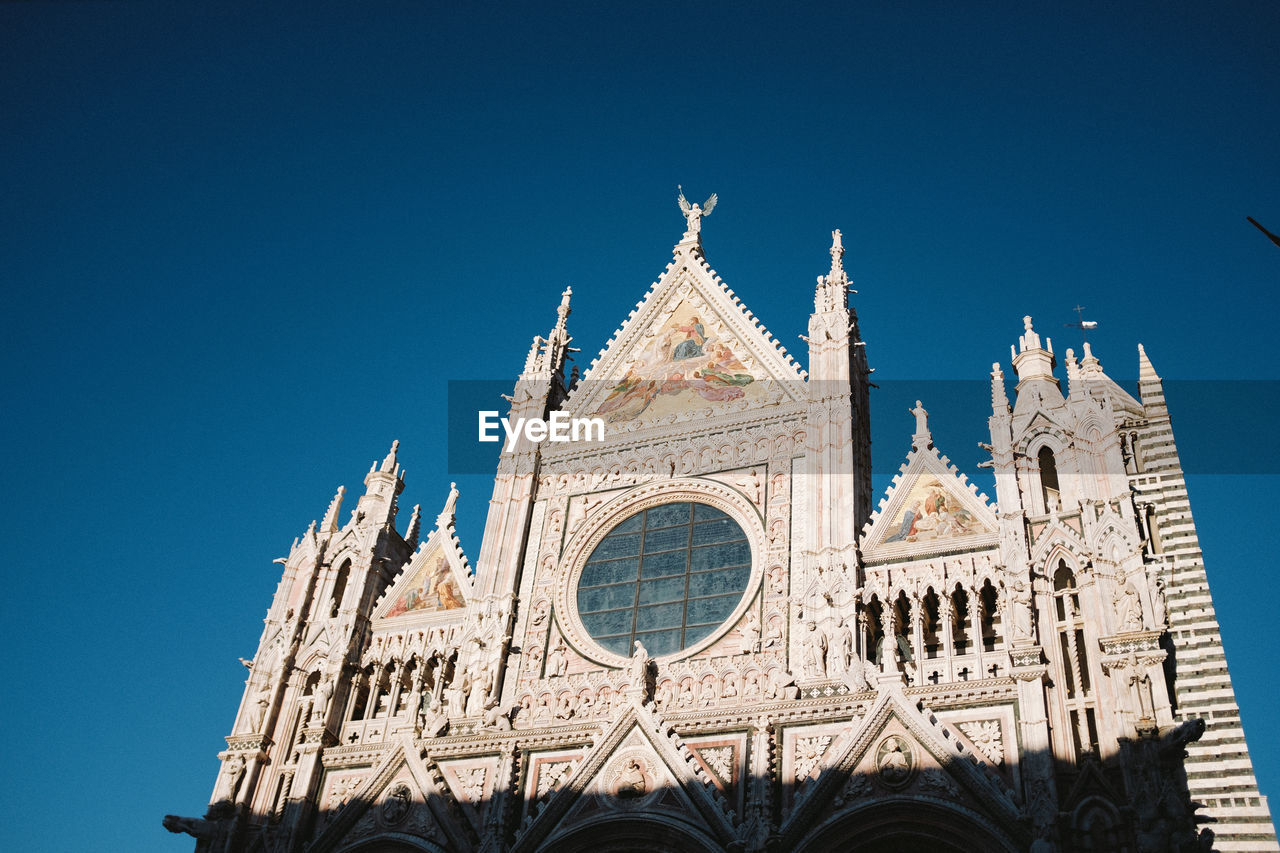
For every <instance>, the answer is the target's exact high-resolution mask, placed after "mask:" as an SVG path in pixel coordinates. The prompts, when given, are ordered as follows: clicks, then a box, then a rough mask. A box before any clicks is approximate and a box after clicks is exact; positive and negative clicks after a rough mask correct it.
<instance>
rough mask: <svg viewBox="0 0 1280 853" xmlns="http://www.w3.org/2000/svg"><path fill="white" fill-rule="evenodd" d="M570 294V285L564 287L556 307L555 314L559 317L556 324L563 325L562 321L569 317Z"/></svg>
mask: <svg viewBox="0 0 1280 853" xmlns="http://www.w3.org/2000/svg"><path fill="white" fill-rule="evenodd" d="M570 296H573V288H572V287H566V288H565V289H564V293H561V294H560V307H559V308H557V309H556V316H558V317H559V318H560V319H559V322H557V323H556V325H557V326H563V325H564V321H565V320H566V319H567V318H568V317H569V310H570V309H569V297H570Z"/></svg>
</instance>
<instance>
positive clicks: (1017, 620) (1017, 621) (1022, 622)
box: [1007, 578, 1035, 640]
mask: <svg viewBox="0 0 1280 853" xmlns="http://www.w3.org/2000/svg"><path fill="white" fill-rule="evenodd" d="M1031 599H1032V593H1031V584H1029V583H1027V582H1026V581H1024V580H1022V579H1021V578H1019V579H1017V580H1015V581H1014V582H1013V583H1012V584H1010V585H1009V592H1008V597H1007V601H1008V602H1009V617H1010V622H1011V623H1012V624H1011V626H1010V627H1011V633H1012V635H1013V639H1014V640H1030V639H1033V638H1034V636H1035V624H1034V615H1033V614H1034V608H1033V607H1032V606H1031Z"/></svg>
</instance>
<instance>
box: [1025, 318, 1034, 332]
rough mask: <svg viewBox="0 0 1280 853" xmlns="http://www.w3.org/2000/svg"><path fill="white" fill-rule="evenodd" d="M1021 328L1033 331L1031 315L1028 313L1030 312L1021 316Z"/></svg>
mask: <svg viewBox="0 0 1280 853" xmlns="http://www.w3.org/2000/svg"><path fill="white" fill-rule="evenodd" d="M1022 328H1023V330H1024V331H1027V332H1033V331H1035V330H1034V329H1032V328H1031V315H1030V314H1028V315H1027V316H1025V317H1023V318H1022Z"/></svg>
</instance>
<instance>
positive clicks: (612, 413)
mask: <svg viewBox="0 0 1280 853" xmlns="http://www.w3.org/2000/svg"><path fill="white" fill-rule="evenodd" d="M804 379H805V375H804V372H803V371H802V370H800V368H799V366H798V365H796V363H795V361H794V360H792V358H791V357H790V356H789V355H788V354H787V353H786V351H785V350H784V349H783V348H782V347H781V346H780V345H779V344H778V343H777V341H775V340H774V339H773V336H772V335H770V334H769V332H768V330H766V329H765V328H764V326H762V325H761V324H760V322H759V321H758V320H757V319H756V318H755V317H753V316H752V315H751V313H750V312H749V311H747V310H746V309H745V307H744V306H743V305H742V303H741V302H739V301H738V299H737V297H735V296H734V295H733V293H732V292H731V291H730V290H729V289H728V287H726V286H725V284H724V282H722V281H721V280H720V278H719V277H718V276H717V275H716V274H715V272H714V271H713V270H711V268H710V267H708V266H707V265H706V262H705V261H704V260H703V259H702V257H701V255H700V254H699V253H697V252H696V251H694V250H691V249H689V248H687V247H677V251H676V259H675V261H674V262H673V263H672V264H671V265H670V266H669V267H668V268H667V270H666V272H665V273H664V274H663V276H662V278H660V279H659V280H658V281H657V282H656V283H655V284H654V285H653V287H652V288H650V290H649V293H648V294H647V295H646V296H645V298H644V299H643V300H641V301H640V303H639V304H638V305H637V306H636V310H635V311H634V312H633V313H632V315H631V316H630V317H629V318H628V320H627V321H626V322H625V323H624V324H623V325H622V328H621V329H619V330H618V332H617V333H616V334H615V335H614V338H613V339H612V340H611V341H610V342H609V343H608V344H607V345H606V346H605V348H604V350H603V351H602V352H601V354H600V356H599V357H598V358H597V359H596V360H595V361H594V362H592V365H591V368H590V369H589V370H588V371H587V373H586V375H585V376H584V377H583V380H582V382H581V383H579V385H578V387H577V389H575V391H574V393H573V395H572V396H571V397H570V399H569V401H568V403H567V404H566V408H567V409H568V410H569V411H570V412H571V413H572V414H574V415H575V416H579V417H598V418H602V419H603V420H604V421H605V422H606V423H608V424H610V425H612V426H613V428H614V429H617V428H619V427H621V428H624V429H637V428H641V427H644V426H650V425H656V424H662V423H674V422H676V421H681V420H688V419H693V418H695V417H713V416H715V415H718V414H724V413H732V412H736V411H745V410H747V409H750V408H756V407H758V406H761V405H770V404H779V403H784V402H790V401H802V400H804V399H805V397H806V392H805V389H804Z"/></svg>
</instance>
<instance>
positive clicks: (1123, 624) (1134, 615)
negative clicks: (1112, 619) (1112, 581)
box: [1111, 583, 1142, 631]
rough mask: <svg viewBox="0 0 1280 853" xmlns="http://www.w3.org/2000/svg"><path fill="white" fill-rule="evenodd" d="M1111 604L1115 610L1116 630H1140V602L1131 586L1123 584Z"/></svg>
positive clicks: (1136, 592)
mask: <svg viewBox="0 0 1280 853" xmlns="http://www.w3.org/2000/svg"><path fill="white" fill-rule="evenodd" d="M1111 602H1112V604H1113V605H1114V606H1115V609H1116V630H1118V631H1141V630H1142V602H1141V601H1139V600H1138V591H1137V590H1136V589H1134V588H1133V584H1130V583H1125V584H1124V585H1123V586H1121V587H1119V588H1118V589H1117V590H1116V592H1115V595H1114V597H1113V598H1112V599H1111Z"/></svg>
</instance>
